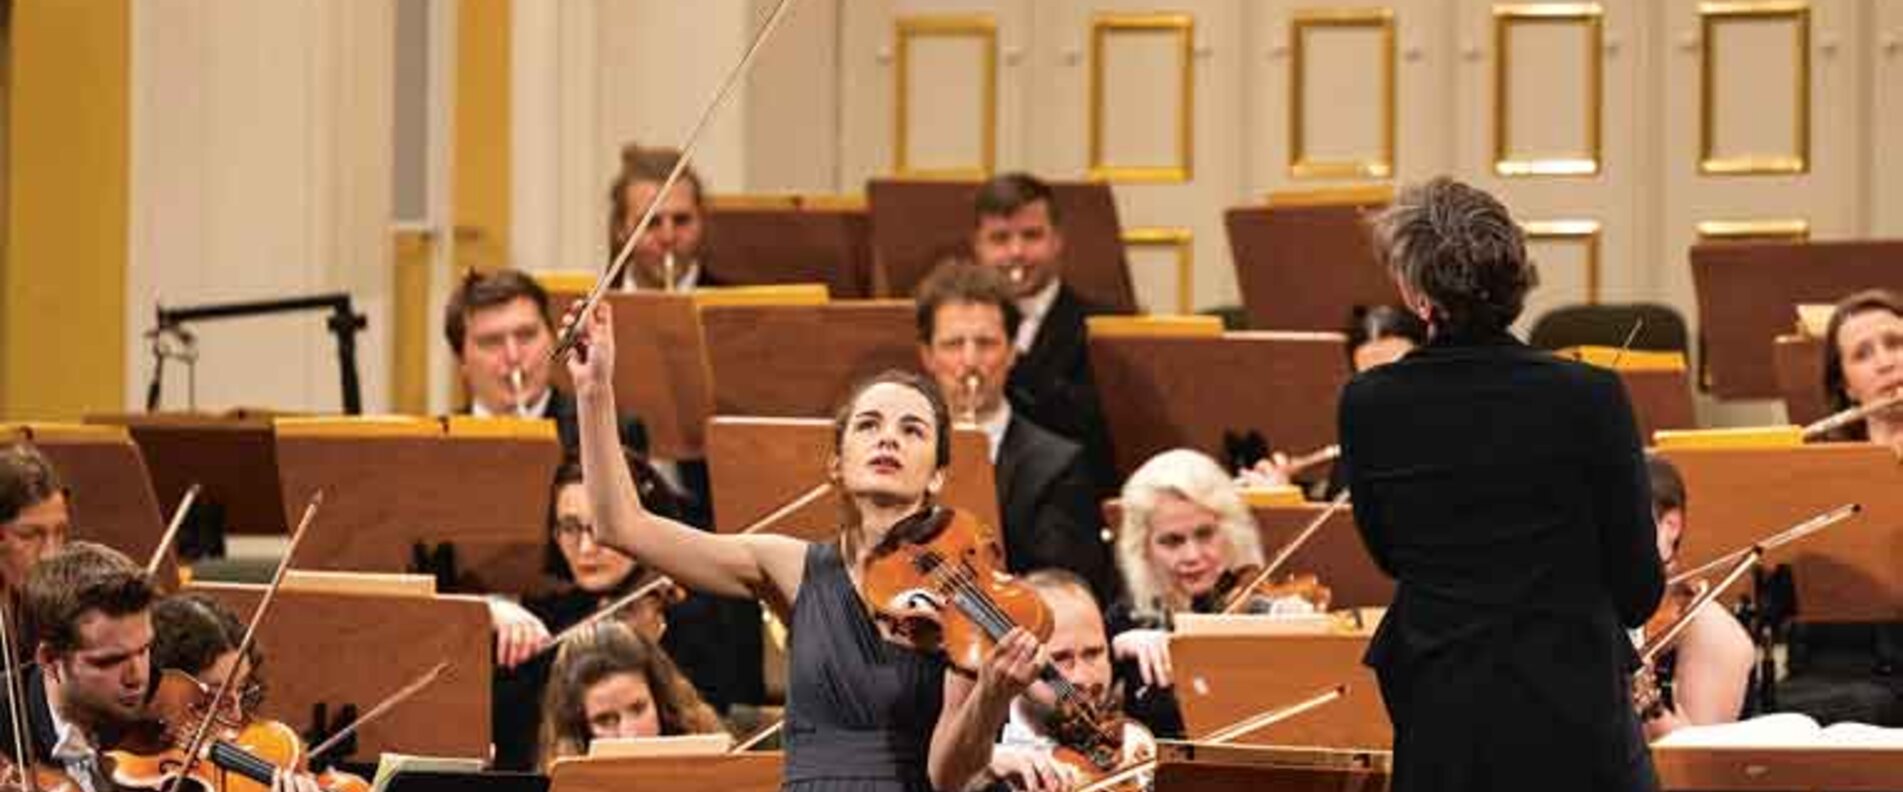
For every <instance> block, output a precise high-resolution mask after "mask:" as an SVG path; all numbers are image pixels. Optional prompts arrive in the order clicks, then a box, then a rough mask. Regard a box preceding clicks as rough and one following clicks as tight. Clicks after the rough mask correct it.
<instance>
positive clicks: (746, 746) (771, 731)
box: [727, 718, 786, 754]
mask: <svg viewBox="0 0 1903 792" xmlns="http://www.w3.org/2000/svg"><path fill="white" fill-rule="evenodd" d="M785 726H786V719H785V718H781V719H779V720H776V721H774V722H772V723H769V724H767V725H766V727H765V728H762V729H760V730H759V731H756V732H754V733H753V736H751V737H748V738H747V739H744V740H741V741H740V743H739V744H738V745H735V746H734V747H733V748H731V749H728V751H727V753H730V754H737V753H746V752H747V751H750V750H752V749H753V747H754V746H756V745H759V744H760V743H763V742H766V738H768V737H772V736H773V735H775V734H779V733H780V729H782V728H784V727H785Z"/></svg>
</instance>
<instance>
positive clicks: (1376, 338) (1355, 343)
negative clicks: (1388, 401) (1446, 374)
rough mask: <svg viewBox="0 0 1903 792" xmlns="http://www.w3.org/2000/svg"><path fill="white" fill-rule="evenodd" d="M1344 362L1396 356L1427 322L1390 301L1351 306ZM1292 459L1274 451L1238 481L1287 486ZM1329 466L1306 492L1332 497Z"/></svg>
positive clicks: (1336, 482) (1378, 362)
mask: <svg viewBox="0 0 1903 792" xmlns="http://www.w3.org/2000/svg"><path fill="white" fill-rule="evenodd" d="M1347 336H1348V343H1347V351H1348V366H1349V370H1351V371H1353V372H1354V373H1356V374H1360V373H1361V372H1364V371H1367V370H1369V369H1372V368H1374V367H1376V366H1382V365H1386V364H1388V363H1393V362H1394V361H1396V360H1400V359H1401V356H1403V355H1406V354H1407V353H1409V352H1412V351H1414V350H1415V349H1417V348H1419V347H1420V346H1421V345H1422V344H1425V343H1427V325H1425V324H1422V323H1421V319H1420V317H1418V316H1415V315H1414V314H1411V313H1408V312H1407V311H1405V310H1402V309H1401V308H1398V307H1396V306H1392V305H1377V306H1374V307H1373V308H1368V307H1364V306H1359V305H1357V306H1355V309H1354V316H1353V318H1352V320H1351V321H1350V322H1349V323H1348V332H1347ZM1295 464H1296V460H1294V459H1293V458H1291V457H1290V456H1289V455H1288V454H1287V453H1286V452H1283V451H1277V452H1275V453H1273V454H1270V455H1269V456H1268V457H1266V458H1264V459H1261V460H1259V461H1257V462H1256V463H1255V465H1254V466H1253V467H1250V468H1246V469H1244V470H1243V471H1242V472H1241V473H1242V481H1243V483H1244V484H1246V485H1248V486H1253V487H1276V486H1287V485H1289V484H1293V483H1295V481H1296V480H1297V479H1299V478H1300V472H1301V471H1299V470H1296V469H1295ZM1333 467H1334V466H1332V465H1331V466H1330V467H1329V470H1330V471H1331V472H1329V473H1328V474H1327V475H1325V476H1323V477H1322V479H1321V480H1320V481H1319V482H1318V486H1316V487H1306V488H1305V489H1308V490H1309V492H1311V493H1314V494H1318V495H1320V496H1321V499H1322V500H1327V499H1329V498H1333V497H1334V496H1335V494H1336V493H1337V492H1340V491H1341V487H1342V486H1343V484H1342V482H1341V477H1340V476H1338V475H1335V473H1333V472H1332V470H1333Z"/></svg>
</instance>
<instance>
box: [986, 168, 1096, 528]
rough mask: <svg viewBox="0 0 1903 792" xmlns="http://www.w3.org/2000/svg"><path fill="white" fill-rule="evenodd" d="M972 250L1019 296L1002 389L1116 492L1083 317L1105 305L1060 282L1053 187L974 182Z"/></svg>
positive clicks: (1034, 182)
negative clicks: (1011, 359) (1013, 357)
mask: <svg viewBox="0 0 1903 792" xmlns="http://www.w3.org/2000/svg"><path fill="white" fill-rule="evenodd" d="M974 204H975V205H974V210H975V214H976V216H977V225H976V226H975V227H973V229H972V235H971V252H972V256H973V257H974V258H976V259H977V261H978V263H979V264H982V265H984V266H986V267H992V268H995V269H997V270H998V271H1000V272H1002V273H1004V275H1005V277H1006V279H1007V280H1008V281H1009V282H1010V283H1011V285H1012V287H1013V292H1014V293H1015V294H1016V297H1017V304H1018V314H1019V317H1020V320H1019V322H1018V324H1017V330H1015V331H1014V332H1013V333H1012V339H1013V346H1015V347H1016V348H1017V361H1016V363H1015V364H1014V365H1013V366H1012V367H1011V380H1010V382H1009V383H1008V389H1007V392H1008V393H1009V395H1010V399H1011V404H1012V406H1013V407H1015V408H1017V409H1018V410H1019V411H1020V412H1022V413H1023V414H1024V417H1026V418H1028V419H1030V420H1031V422H1032V423H1035V424H1037V425H1038V426H1041V427H1044V428H1046V429H1049V430H1051V431H1053V432H1056V433H1057V434H1060V435H1063V436H1064V437H1067V438H1070V439H1071V440H1073V441H1075V442H1077V443H1080V444H1082V445H1083V447H1084V454H1085V457H1084V458H1085V460H1086V461H1087V463H1088V464H1089V471H1090V474H1091V480H1092V483H1093V484H1094V485H1095V486H1096V488H1097V492H1098V493H1099V494H1101V495H1107V494H1109V493H1110V492H1111V491H1113V490H1115V489H1116V481H1117V474H1116V467H1115V464H1114V462H1113V460H1112V459H1111V456H1110V435H1109V429H1108V428H1107V427H1106V425H1105V423H1104V417H1103V407H1102V405H1101V403H1100V402H1099V400H1098V396H1097V386H1096V384H1095V383H1094V381H1093V380H1092V379H1091V374H1090V358H1089V355H1088V354H1087V353H1088V351H1089V349H1088V347H1089V344H1088V343H1087V335H1086V332H1085V323H1084V320H1085V319H1086V318H1088V317H1091V316H1095V315H1097V314H1101V313H1105V312H1106V311H1105V309H1104V308H1102V307H1100V306H1097V305H1095V304H1092V303H1090V302H1089V301H1087V300H1085V299H1084V298H1082V297H1080V296H1078V294H1077V293H1076V292H1075V291H1073V290H1071V288H1070V287H1069V286H1067V285H1065V284H1064V280H1063V267H1064V228H1063V215H1062V214H1061V213H1060V212H1059V211H1058V207H1057V198H1056V194H1055V193H1053V192H1052V191H1051V187H1050V185H1048V184H1045V183H1044V182H1043V181H1042V180H1040V179H1038V178H1037V177H1036V176H1032V175H1030V174H1028V173H1003V174H999V175H997V176H994V177H992V178H991V179H990V180H989V181H986V182H985V183H984V184H982V185H979V187H978V195H977V198H976V199H975V202H974Z"/></svg>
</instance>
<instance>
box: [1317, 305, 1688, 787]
mask: <svg viewBox="0 0 1903 792" xmlns="http://www.w3.org/2000/svg"><path fill="white" fill-rule="evenodd" d="M1339 428H1340V437H1341V446H1342V465H1341V467H1342V470H1343V471H1344V472H1345V474H1346V476H1347V480H1348V486H1349V487H1350V488H1351V489H1352V491H1353V498H1354V513H1355V521H1356V523H1357V525H1358V527H1359V529H1360V531H1361V536H1362V539H1363V540H1364V542H1365V543H1366V545H1367V547H1368V551H1369V553H1370V554H1372V555H1373V557H1374V560H1375V562H1376V563H1378V564H1379V565H1380V567H1381V568H1382V570H1384V571H1386V572H1387V573H1388V574H1389V575H1392V576H1394V577H1395V578H1397V579H1398V580H1399V583H1400V585H1399V586H1398V587H1397V588H1396V590H1395V595H1394V603H1393V605H1392V606H1391V607H1390V608H1389V610H1388V613H1387V617H1386V618H1385V619H1384V620H1383V621H1382V623H1381V627H1380V629H1379V630H1378V631H1377V632H1376V634H1375V637H1374V640H1373V642H1372V644H1371V645H1370V646H1369V649H1368V653H1367V656H1366V658H1365V662H1366V663H1367V664H1368V665H1369V666H1371V667H1373V668H1374V670H1375V672H1376V675H1377V676H1378V677H1379V679H1380V682H1381V692H1382V698H1383V699H1384V700H1385V702H1386V705H1387V709H1388V714H1389V716H1390V718H1391V719H1392V720H1393V723H1394V736H1395V774H1394V789H1395V790H1397V792H1409V791H1410V790H1430V789H1431V790H1442V789H1445V790H1455V789H1459V790H1483V789H1519V788H1524V787H1525V785H1526V784H1527V783H1528V781H1527V779H1532V778H1537V779H1539V780H1540V783H1539V785H1540V786H1542V787H1543V788H1549V789H1580V790H1586V789H1592V790H1630V789H1649V788H1653V787H1655V786H1656V784H1657V780H1656V778H1655V777H1654V774H1653V771H1652V767H1651V759H1650V754H1649V752H1648V751H1647V748H1646V744H1645V742H1644V739H1643V738H1642V736H1641V735H1640V732H1639V723H1638V720H1637V718H1636V716H1635V715H1634V713H1633V710H1632V703H1631V699H1630V693H1629V690H1628V686H1629V682H1630V671H1631V670H1633V669H1634V668H1636V667H1637V658H1636V656H1635V654H1634V652H1633V648H1632V643H1631V640H1630V638H1628V636H1627V634H1626V633H1625V632H1624V630H1623V629H1621V627H1622V625H1623V626H1624V627H1633V626H1637V625H1640V624H1643V623H1644V622H1645V619H1646V617H1647V616H1648V615H1650V614H1651V613H1652V611H1653V609H1654V608H1655V607H1657V604H1658V601H1659V595H1660V592H1661V591H1662V589H1663V584H1664V580H1663V578H1664V572H1663V569H1662V568H1661V565H1660V563H1659V557H1658V549H1657V546H1656V540H1655V530H1656V529H1655V526H1654V525H1653V522H1652V514H1651V496H1650V490H1649V485H1648V481H1647V477H1646V469H1645V460H1644V457H1643V455H1642V452H1641V449H1640V446H1639V437H1638V433H1637V430H1636V429H1635V427H1634V423H1633V419H1632V410H1631V407H1630V405H1629V403H1628V401H1627V398H1626V393H1625V389H1624V386H1623V385H1622V384H1621V383H1620V380H1619V378H1618V377H1617V376H1616V375H1614V374H1613V373H1611V372H1609V371H1606V370H1603V369H1598V368H1594V367H1591V366H1587V365H1584V364H1581V363H1575V362H1570V361H1563V360H1560V359H1558V358H1555V357H1553V356H1551V355H1549V354H1546V353H1544V352H1540V351H1536V350H1534V349H1531V348H1529V347H1527V346H1525V345H1524V344H1522V343H1520V342H1519V341H1518V340H1516V339H1514V338H1513V337H1511V336H1509V335H1506V334H1505V333H1500V334H1497V335H1489V336H1485V337H1480V338H1473V339H1441V340H1437V341H1435V342H1433V343H1431V344H1430V345H1428V346H1427V347H1424V348H1422V349H1419V350H1417V351H1415V352H1413V353H1411V354H1409V355H1408V356H1406V357H1405V358H1403V359H1402V360H1400V361H1397V362H1395V363H1392V364H1390V365H1387V366H1383V367H1381V368H1377V369H1374V370H1372V371H1369V372H1367V373H1364V374H1362V375H1360V376H1358V377H1356V378H1355V379H1354V380H1352V381H1350V382H1349V383H1348V385H1347V387H1346V388H1345V389H1344V390H1343V392H1342V397H1341V405H1340V427H1339Z"/></svg>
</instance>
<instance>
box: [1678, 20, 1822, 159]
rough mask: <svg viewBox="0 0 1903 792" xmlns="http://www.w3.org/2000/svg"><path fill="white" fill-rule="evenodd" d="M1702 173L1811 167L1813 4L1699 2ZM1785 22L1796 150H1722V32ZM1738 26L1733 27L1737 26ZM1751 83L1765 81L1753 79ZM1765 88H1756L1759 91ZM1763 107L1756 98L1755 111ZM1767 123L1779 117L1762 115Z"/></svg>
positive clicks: (1699, 122) (1699, 116) (1699, 100)
mask: <svg viewBox="0 0 1903 792" xmlns="http://www.w3.org/2000/svg"><path fill="white" fill-rule="evenodd" d="M1698 18H1699V38H1700V41H1701V46H1700V47H1699V71H1698V74H1699V77H1698V171H1699V172H1700V173H1705V174H1789V173H1805V172H1808V171H1809V170H1810V81H1811V74H1810V70H1811V63H1810V3H1808V2H1804V1H1803V0H1748V1H1746V2H1707V3H1699V4H1698ZM1777 22H1783V23H1785V24H1788V25H1789V26H1790V28H1791V35H1792V36H1793V37H1794V42H1793V45H1792V58H1793V62H1792V63H1791V65H1790V72H1791V75H1792V79H1794V80H1795V84H1794V85H1793V86H1792V107H1791V108H1790V111H1789V120H1788V121H1787V122H1786V123H1788V124H1790V125H1791V142H1792V150H1791V151H1788V152H1782V153H1765V152H1749V153H1736V154H1733V153H1726V152H1722V151H1720V150H1719V140H1718V137H1719V133H1720V131H1721V130H1720V129H1719V128H1718V125H1719V118H1718V116H1719V113H1720V109H1719V107H1718V92H1719V90H1720V85H1719V82H1718V81H1719V80H1720V79H1721V78H1724V77H1725V76H1726V75H1724V74H1722V73H1720V62H1719V60H1718V59H1719V48H1720V39H1721V38H1722V35H1721V31H1723V30H1724V29H1725V28H1727V27H1734V26H1739V25H1762V24H1765V23H1777ZM1734 29H1735V28H1734ZM1753 85H1761V84H1760V83H1755V82H1754V83H1753ZM1762 90H1763V89H1762V88H1757V89H1754V92H1761V91H1762ZM1761 106H1762V105H1760V104H1757V103H1755V102H1754V105H1753V107H1754V109H1755V108H1757V107H1761ZM1763 120H1764V121H1765V122H1767V123H1769V122H1772V121H1775V118H1764V119H1763Z"/></svg>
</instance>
